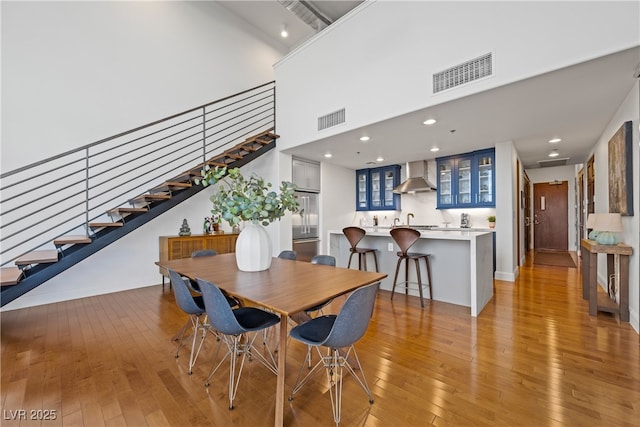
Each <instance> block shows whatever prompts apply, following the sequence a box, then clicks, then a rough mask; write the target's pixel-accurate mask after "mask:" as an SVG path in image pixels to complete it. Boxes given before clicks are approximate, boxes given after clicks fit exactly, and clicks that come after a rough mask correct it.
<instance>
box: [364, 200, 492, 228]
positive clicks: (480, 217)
mask: <svg viewBox="0 0 640 427" xmlns="http://www.w3.org/2000/svg"><path fill="white" fill-rule="evenodd" d="M436 196H437V193H436V192H432V193H431V192H429V193H416V194H403V195H402V202H401V206H402V211H367V212H355V211H354V216H353V221H352V225H368V226H372V225H373V217H374V216H376V217H377V218H378V226H380V227H385V226H392V225H393V221H394V218H398V219H399V224H401V225H406V223H407V215H408V214H409V213H412V214H413V217H412V218H411V219H410V224H420V225H436V226H438V227H445V226H446V224H447V223H448V226H449V227H460V214H462V213H463V212H464V213H468V214H469V218H470V219H471V227H474V228H488V227H489V221H488V220H487V217H488V216H489V215H495V214H496V210H495V208H474V209H440V210H438V209H436ZM361 221H362V222H361ZM496 223H497V224H496V227H499V224H500V218H496Z"/></svg>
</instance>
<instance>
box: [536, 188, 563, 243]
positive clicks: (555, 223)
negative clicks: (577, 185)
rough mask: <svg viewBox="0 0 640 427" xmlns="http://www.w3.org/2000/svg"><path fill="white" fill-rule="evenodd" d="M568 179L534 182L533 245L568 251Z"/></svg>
mask: <svg viewBox="0 0 640 427" xmlns="http://www.w3.org/2000/svg"><path fill="white" fill-rule="evenodd" d="M568 189H569V185H568V182H567V181H562V182H560V181H558V182H557V183H547V182H543V183H538V184H533V209H534V216H533V246H534V248H535V249H538V250H540V249H547V250H557V251H566V250H568V247H569V242H568V241H569V225H568V222H569V206H568V201H567V196H568Z"/></svg>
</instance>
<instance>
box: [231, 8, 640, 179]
mask: <svg viewBox="0 0 640 427" xmlns="http://www.w3.org/2000/svg"><path fill="white" fill-rule="evenodd" d="M220 3H222V4H223V5H224V6H225V7H227V8H229V10H231V11H233V12H234V13H236V14H237V15H239V16H241V17H242V18H243V19H244V20H246V21H247V22H249V23H251V24H252V25H254V26H255V27H256V28H259V29H260V30H261V31H262V32H263V33H265V34H266V35H267V36H266V37H268V38H269V37H270V38H273V39H275V40H278V39H281V38H280V36H279V33H280V31H281V25H282V23H286V24H287V27H288V31H289V38H288V39H287V41H286V42H284V45H285V46H286V48H287V49H289V50H290V49H292V48H295V46H297V45H298V44H300V43H302V42H304V41H305V40H306V39H308V38H309V37H311V36H313V34H314V32H313V30H312V29H311V28H310V27H308V26H307V25H306V24H304V23H302V21H300V20H298V19H297V18H296V17H295V16H294V15H293V14H292V13H291V12H289V11H288V10H286V9H285V8H284V7H283V6H282V5H281V4H280V3H278V2H277V1H276V0H267V1H258V2H256V1H240V2H220ZM311 3H313V5H314V6H316V7H317V8H318V9H320V10H321V11H322V12H323V13H325V15H327V16H329V17H330V18H331V19H333V20H336V19H337V18H338V17H339V16H342V15H343V14H344V13H346V12H348V11H349V10H351V9H352V8H353V7H355V6H357V4H359V3H361V2H359V1H345V2H343V1H313V2H311ZM272 35H273V36H272ZM278 42H280V43H282V41H281V40H280V41H278ZM639 64H640V47H637V48H633V49H629V50H626V51H623V52H619V53H616V54H613V55H609V56H606V57H602V58H599V59H595V60H592V61H588V62H585V63H582V64H578V65H575V66H572V67H568V68H565V69H562V70H558V71H555V72H551V73H548V74H544V75H541V76H537V77H535V78H531V79H527V80H523V81H520V82H517V83H513V84H510V85H506V86H503V87H500V88H497V89H493V90H490V91H486V92H482V93H479V94H475V95H472V96H467V97H465V98H460V99H457V100H454V101H451V102H447V103H444V104H440V105H436V106H432V107H429V108H428V109H425V110H421V111H416V112H413V113H410V114H407V115H404V116H401V117H396V118H393V119H389V120H386V121H383V122H379V123H375V124H372V125H369V126H366V127H365V128H361V129H356V130H353V131H349V132H345V133H342V134H340V135H336V136H333V137H329V138H326V139H323V140H320V141H315V142H313V143H310V144H306V145H303V146H299V147H296V148H294V149H291V150H287V152H289V153H291V154H294V155H297V156H300V157H304V158H307V159H312V160H318V161H325V162H330V163H334V164H337V165H341V166H344V167H349V168H353V169H359V168H363V167H370V166H372V164H371V162H373V163H374V164H380V165H387V164H394V163H399V164H402V163H404V162H406V161H409V160H419V159H432V158H435V157H440V156H446V155H451V154H458V153H463V152H468V151H471V150H475V149H480V148H487V147H493V146H495V144H496V143H500V142H505V141H512V142H513V144H514V146H515V148H516V150H517V152H518V154H519V156H520V159H521V161H522V163H523V165H524V167H525V168H535V167H538V161H539V160H551V158H549V157H548V154H549V152H550V151H551V149H553V148H556V149H557V150H558V152H559V154H560V155H559V157H558V158H569V160H568V161H567V163H568V164H576V163H582V162H584V161H586V157H587V156H588V155H589V153H590V152H591V151H592V149H593V147H594V145H595V144H596V142H597V141H598V138H599V137H600V136H601V135H602V133H603V132H604V129H605V126H606V125H607V124H608V123H609V121H610V120H611V118H612V117H613V115H614V114H615V112H616V110H617V109H618V107H619V106H620V104H621V103H622V101H623V100H624V98H625V96H626V95H627V94H628V93H629V91H630V90H631V88H632V87H633V85H634V82H635V81H636V79H637V77H635V76H634V73H636V72H637V69H638V66H639ZM427 117H434V118H436V119H438V122H437V123H436V124H435V125H433V126H424V125H423V124H422V122H423V121H424V120H425V119H426V118H427ZM362 135H368V136H370V137H371V139H370V141H368V142H366V143H363V142H361V141H360V140H359V138H360V137H361V136H362ZM554 137H559V138H562V142H560V143H558V144H555V145H552V144H549V143H548V141H549V139H551V138H554ZM389 141H392V142H393V143H389ZM433 145H437V146H439V147H440V151H439V152H437V153H433V152H431V151H429V149H430V148H431V147H432V146H433ZM326 152H331V153H332V154H333V157H332V158H330V159H326V158H324V157H323V156H324V154H325V153H326ZM378 157H382V158H384V160H383V161H381V162H379V163H376V162H375V160H376V158H378Z"/></svg>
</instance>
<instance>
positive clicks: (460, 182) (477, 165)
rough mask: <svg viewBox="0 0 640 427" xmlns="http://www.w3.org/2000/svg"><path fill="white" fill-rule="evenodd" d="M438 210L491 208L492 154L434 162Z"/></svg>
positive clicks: (492, 200)
mask: <svg viewBox="0 0 640 427" xmlns="http://www.w3.org/2000/svg"><path fill="white" fill-rule="evenodd" d="M436 163H437V168H438V202H437V207H438V209H450V208H476V207H495V205H496V198H495V191H494V189H495V150H494V149H488V150H481V151H474V152H473V153H467V154H461V155H458V156H450V157H441V158H438V159H436Z"/></svg>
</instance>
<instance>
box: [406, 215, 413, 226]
mask: <svg viewBox="0 0 640 427" xmlns="http://www.w3.org/2000/svg"><path fill="white" fill-rule="evenodd" d="M409 218H413V214H412V213H411V212H409V213H408V214H407V226H408V225H409Z"/></svg>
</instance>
